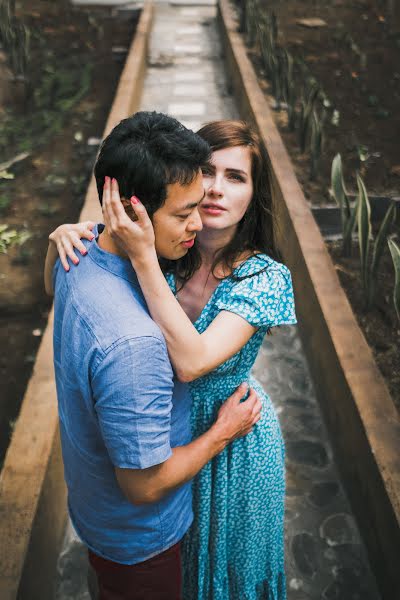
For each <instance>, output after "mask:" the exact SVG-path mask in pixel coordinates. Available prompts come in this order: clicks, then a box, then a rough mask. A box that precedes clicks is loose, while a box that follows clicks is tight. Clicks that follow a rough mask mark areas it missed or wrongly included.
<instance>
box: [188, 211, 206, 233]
mask: <svg viewBox="0 0 400 600" xmlns="http://www.w3.org/2000/svg"><path fill="white" fill-rule="evenodd" d="M188 229H189V231H201V230H202V229H203V223H202V221H201V217H200V213H199V209H198V207H197V208H196V210H194V211H193V213H192V218H191V219H190V221H189V223H188Z"/></svg>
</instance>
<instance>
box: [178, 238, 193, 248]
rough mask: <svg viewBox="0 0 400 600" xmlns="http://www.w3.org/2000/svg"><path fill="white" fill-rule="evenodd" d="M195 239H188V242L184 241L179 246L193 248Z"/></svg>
mask: <svg viewBox="0 0 400 600" xmlns="http://www.w3.org/2000/svg"><path fill="white" fill-rule="evenodd" d="M195 239H196V238H190V240H185V241H184V242H181V244H184V245H185V246H193V244H194V240H195Z"/></svg>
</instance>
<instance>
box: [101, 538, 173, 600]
mask: <svg viewBox="0 0 400 600" xmlns="http://www.w3.org/2000/svg"><path fill="white" fill-rule="evenodd" d="M89 562H90V565H91V566H92V568H93V569H94V570H95V572H96V576H97V586H98V596H97V600H181V599H182V596H181V584H182V572H181V555H180V544H175V546H172V548H169V549H168V550H166V551H165V552H162V553H161V554H157V556H154V557H153V558H150V559H149V560H145V561H144V562H141V563H137V564H136V565H121V564H119V563H115V562H112V561H111V560H107V559H105V558H102V557H101V556H97V555H96V554H94V553H93V552H92V551H91V550H89Z"/></svg>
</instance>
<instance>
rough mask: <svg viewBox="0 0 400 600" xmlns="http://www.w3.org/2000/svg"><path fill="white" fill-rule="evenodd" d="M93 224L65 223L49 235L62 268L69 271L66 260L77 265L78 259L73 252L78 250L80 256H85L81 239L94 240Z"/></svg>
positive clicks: (87, 222) (86, 222)
mask: <svg viewBox="0 0 400 600" xmlns="http://www.w3.org/2000/svg"><path fill="white" fill-rule="evenodd" d="M94 226H95V223H93V221H84V222H83V223H66V224H64V225H60V226H59V227H57V229H55V230H54V231H53V232H52V233H51V234H50V235H49V241H50V242H51V243H52V244H53V245H54V247H55V248H57V252H58V254H59V256H60V261H61V264H62V266H63V267H64V269H65V270H66V271H69V264H68V258H70V259H71V260H72V262H73V263H74V264H75V265H77V264H78V263H79V258H78V256H77V255H76V254H75V250H79V252H80V253H81V255H82V256H84V255H85V254H87V250H86V248H85V245H84V244H83V243H82V242H81V239H86V240H89V241H92V240H94V237H95V236H94V234H93V232H92V229H93V228H94Z"/></svg>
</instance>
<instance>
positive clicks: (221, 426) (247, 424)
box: [213, 383, 262, 444]
mask: <svg viewBox="0 0 400 600" xmlns="http://www.w3.org/2000/svg"><path fill="white" fill-rule="evenodd" d="M247 387H248V386H247V384H246V383H242V384H241V385H240V386H239V387H238V388H237V390H236V391H235V392H234V393H233V394H232V396H230V397H229V398H228V400H226V402H224V404H223V405H222V406H221V408H220V409H219V412H218V418H217V420H216V422H215V423H214V425H213V428H215V429H217V430H218V432H219V435H221V437H222V438H223V439H224V441H225V443H226V444H229V443H230V442H232V441H233V440H234V439H236V438H240V437H243V436H245V435H247V434H248V433H250V431H251V430H252V428H253V426H254V425H255V424H256V423H257V422H258V421H259V420H260V419H261V408H262V404H261V401H260V399H259V398H258V396H257V394H256V392H255V391H254V390H253V389H250V393H249V397H248V398H247V400H245V401H244V402H241V399H242V398H243V396H244V395H245V394H246V391H247Z"/></svg>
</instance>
